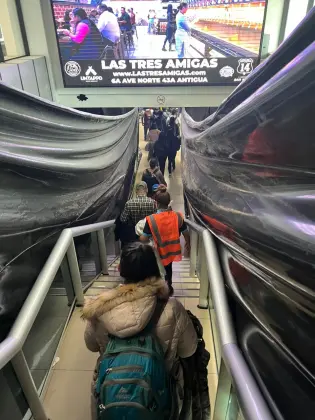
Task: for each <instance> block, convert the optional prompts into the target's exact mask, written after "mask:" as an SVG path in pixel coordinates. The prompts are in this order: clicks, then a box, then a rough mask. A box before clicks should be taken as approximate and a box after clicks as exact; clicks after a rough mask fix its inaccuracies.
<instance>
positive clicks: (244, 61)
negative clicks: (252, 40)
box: [237, 58, 253, 76]
mask: <svg viewBox="0 0 315 420" xmlns="http://www.w3.org/2000/svg"><path fill="white" fill-rule="evenodd" d="M252 71H253V59H252V58H241V59H240V60H238V66H237V72H238V73H239V74H242V75H243V76H246V75H247V74H249V73H251V72H252Z"/></svg>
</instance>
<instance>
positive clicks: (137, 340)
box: [96, 301, 172, 420]
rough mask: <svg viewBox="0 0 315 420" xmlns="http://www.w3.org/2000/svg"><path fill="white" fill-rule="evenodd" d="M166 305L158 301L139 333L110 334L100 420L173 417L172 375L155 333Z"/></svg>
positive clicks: (102, 369) (100, 385)
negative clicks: (121, 336)
mask: <svg viewBox="0 0 315 420" xmlns="http://www.w3.org/2000/svg"><path fill="white" fill-rule="evenodd" d="M165 304H166V303H165V302H164V303H162V302H159V301H158V303H157V306H156V309H155V312H154V314H153V317H152V318H151V321H150V322H149V324H148V326H147V327H146V328H145V329H144V330H143V331H142V332H141V333H140V334H139V335H137V336H134V337H129V338H123V339H122V338H118V337H113V336H111V337H110V340H109V343H108V345H107V348H106V351H105V353H104V355H103V358H102V361H101V363H100V366H99V371H98V379H97V383H96V398H97V405H98V406H97V410H98V420H118V419H119V420H164V419H165V420H166V419H167V420H168V419H170V418H171V408H172V407H171V406H172V398H171V382H170V375H169V374H168V372H167V370H166V366H165V361H164V352H163V349H162V347H161V344H160V343H159V341H158V339H157V338H156V337H155V335H154V334H153V329H154V327H155V326H156V324H157V323H158V321H159V319H160V316H161V314H162V312H163V310H164V307H165Z"/></svg>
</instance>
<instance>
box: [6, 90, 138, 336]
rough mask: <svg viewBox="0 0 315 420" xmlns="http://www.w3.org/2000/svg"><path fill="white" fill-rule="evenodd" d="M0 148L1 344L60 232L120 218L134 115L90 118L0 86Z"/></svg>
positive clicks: (128, 181) (133, 152)
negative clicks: (68, 228) (69, 228)
mask: <svg viewBox="0 0 315 420" xmlns="http://www.w3.org/2000/svg"><path fill="white" fill-rule="evenodd" d="M0 144H1V146H0V162H1V166H0V339H3V338H4V336H5V335H6V334H7V332H8V329H9V328H10V326H11V325H12V323H13V321H14V319H15V317H16V315H17V313H18V311H19V309H20V307H21V305H22V304H23V302H24V300H25V298H26V296H27V294H28V292H29V291H30V289H31V287H32V285H33V283H34V281H35V279H36V277H37V275H38V273H39V271H40V269H41V268H42V266H43V264H44V263H45V261H46V259H47V257H48V255H49V253H50V251H51V249H52V247H53V245H54V244H55V242H56V240H57V239H58V237H59V234H60V232H61V230H62V229H64V228H66V227H71V226H77V225H82V224H89V223H94V222H99V221H104V220H110V219H114V218H115V217H116V216H117V215H118V214H119V212H120V209H121V207H122V206H123V204H124V203H125V201H126V200H127V198H128V196H129V193H130V189H131V185H132V180H133V175H134V167H135V161H136V158H137V154H138V111H137V110H136V109H134V110H132V111H130V112H129V113H127V114H124V115H119V116H110V117H108V116H107V117H106V116H103V117H102V116H95V115H92V114H87V113H84V112H80V111H75V110H73V109H69V108H66V107H62V106H59V105H56V104H54V103H51V102H48V101H44V100H41V99H39V98H37V97H34V96H32V95H28V94H26V93H24V92H21V91H18V90H15V89H12V88H9V87H8V86H5V85H3V84H0ZM78 239H79V238H78Z"/></svg>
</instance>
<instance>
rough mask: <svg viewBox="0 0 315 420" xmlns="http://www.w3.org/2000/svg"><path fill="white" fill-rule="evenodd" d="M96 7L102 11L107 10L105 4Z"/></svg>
mask: <svg viewBox="0 0 315 420" xmlns="http://www.w3.org/2000/svg"><path fill="white" fill-rule="evenodd" d="M98 8H99V9H100V10H101V11H102V12H106V10H108V7H107V6H106V4H100V5H99V6H98Z"/></svg>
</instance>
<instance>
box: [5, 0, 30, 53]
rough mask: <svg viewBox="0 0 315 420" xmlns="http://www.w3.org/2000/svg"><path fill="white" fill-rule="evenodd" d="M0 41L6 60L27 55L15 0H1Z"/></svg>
mask: <svg viewBox="0 0 315 420" xmlns="http://www.w3.org/2000/svg"><path fill="white" fill-rule="evenodd" d="M0 42H1V47H2V52H3V55H4V59H5V60H9V59H11V58H16V57H21V56H23V55H25V50H24V45H23V39H22V34H21V29H20V22H19V19H18V14H17V10H16V3H15V0H1V1H0Z"/></svg>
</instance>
